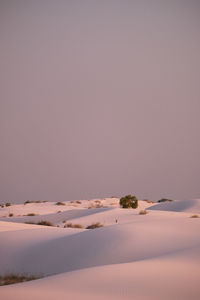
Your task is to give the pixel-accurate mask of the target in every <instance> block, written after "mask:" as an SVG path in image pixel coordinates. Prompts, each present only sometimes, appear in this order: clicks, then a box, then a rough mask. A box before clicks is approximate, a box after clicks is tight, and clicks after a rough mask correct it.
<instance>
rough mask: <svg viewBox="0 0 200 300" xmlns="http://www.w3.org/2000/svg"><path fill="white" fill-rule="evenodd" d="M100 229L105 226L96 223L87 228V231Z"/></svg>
mask: <svg viewBox="0 0 200 300" xmlns="http://www.w3.org/2000/svg"><path fill="white" fill-rule="evenodd" d="M99 227H103V225H102V224H101V223H100V222H96V223H93V224H91V225H89V226H87V227H86V229H95V228H99Z"/></svg>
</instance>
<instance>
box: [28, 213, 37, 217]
mask: <svg viewBox="0 0 200 300" xmlns="http://www.w3.org/2000/svg"><path fill="white" fill-rule="evenodd" d="M27 216H29V217H33V216H36V214H34V213H30V214H27Z"/></svg>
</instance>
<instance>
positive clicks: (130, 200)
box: [119, 195, 138, 208]
mask: <svg viewBox="0 0 200 300" xmlns="http://www.w3.org/2000/svg"><path fill="white" fill-rule="evenodd" d="M119 203H120V206H122V208H137V207H138V199H137V198H136V196H131V195H126V196H125V197H122V198H121V199H120V201H119Z"/></svg>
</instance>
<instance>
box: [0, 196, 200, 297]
mask: <svg viewBox="0 0 200 300" xmlns="http://www.w3.org/2000/svg"><path fill="white" fill-rule="evenodd" d="M64 204H65V205H56V202H44V203H43V202H41V203H28V204H18V205H14V204H13V205H11V206H8V207H6V206H4V207H2V208H0V275H2V276H3V275H5V274H23V273H26V274H28V275H35V276H39V277H41V278H40V279H37V280H33V281H29V282H23V283H17V284H12V285H7V286H1V287H0V297H1V299H2V300H13V299H17V300H18V299H19V300H25V299H26V300H27V299H30V300H36V299H37V300H40V299H41V300H51V299H70V300H75V299H76V300H77V299H81V300H84V299H87V300H90V299H91V300H96V299H106V300H107V299H109V300H110V299H111V300H117V299H134V300H143V299H144V300H147V299H148V300H151V299H152V300H153V299H154V300H155V299H160V300H161V299H164V300H165V299H166V300H179V299H180V300H198V299H200V285H199V276H200V218H198V217H196V218H194V217H193V218H192V217H191V216H193V215H197V216H198V215H199V216H200V200H199V199H194V200H185V201H178V200H177V201H173V202H164V203H149V202H147V201H143V200H140V201H139V206H138V208H137V209H123V208H121V207H120V206H119V199H118V198H105V199H93V200H81V201H71V202H64ZM141 210H146V211H147V214H145V215H142V214H140V211H141ZM28 214H35V215H33V216H30V215H29V216H28ZM9 215H10V217H9ZM40 221H49V222H51V223H52V224H53V225H54V226H43V225H35V224H27V222H28V223H30V222H31V223H37V222H40ZM97 222H99V224H100V225H102V227H99V228H95V229H86V227H87V226H88V225H91V224H93V223H97ZM75 224H78V226H77V227H79V228H72V227H73V226H74V225H75ZM67 225H69V226H70V227H67Z"/></svg>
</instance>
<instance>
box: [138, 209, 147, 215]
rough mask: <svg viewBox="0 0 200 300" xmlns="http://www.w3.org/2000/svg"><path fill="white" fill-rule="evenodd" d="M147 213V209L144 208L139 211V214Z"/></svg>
mask: <svg viewBox="0 0 200 300" xmlns="http://www.w3.org/2000/svg"><path fill="white" fill-rule="evenodd" d="M147 214H148V211H147V210H146V209H144V210H141V211H140V212H139V215H147Z"/></svg>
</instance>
